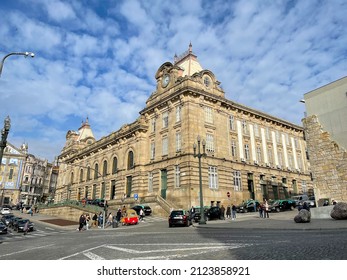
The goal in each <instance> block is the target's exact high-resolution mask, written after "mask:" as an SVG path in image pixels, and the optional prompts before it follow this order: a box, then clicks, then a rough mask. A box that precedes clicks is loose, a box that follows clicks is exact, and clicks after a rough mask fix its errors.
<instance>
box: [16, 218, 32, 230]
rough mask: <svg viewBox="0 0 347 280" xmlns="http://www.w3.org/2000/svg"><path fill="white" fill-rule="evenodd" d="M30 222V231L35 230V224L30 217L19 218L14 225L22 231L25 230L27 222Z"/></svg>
mask: <svg viewBox="0 0 347 280" xmlns="http://www.w3.org/2000/svg"><path fill="white" fill-rule="evenodd" d="M27 222H29V231H33V230H34V224H33V223H32V222H31V221H30V220H29V219H20V220H18V221H17V222H16V223H15V224H14V227H13V230H15V231H17V232H20V231H24V227H25V224H26V223H27Z"/></svg>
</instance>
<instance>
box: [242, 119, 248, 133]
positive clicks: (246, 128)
mask: <svg viewBox="0 0 347 280" xmlns="http://www.w3.org/2000/svg"><path fill="white" fill-rule="evenodd" d="M241 125H242V133H243V134H244V135H247V134H248V126H247V122H246V121H245V120H242V122H241Z"/></svg>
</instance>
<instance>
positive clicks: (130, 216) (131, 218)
mask: <svg viewBox="0 0 347 280" xmlns="http://www.w3.org/2000/svg"><path fill="white" fill-rule="evenodd" d="M138 222H139V217H138V216H137V213H136V211H135V210H133V209H128V210H127V212H126V215H125V216H124V217H123V218H122V219H121V223H122V225H123V226H124V225H136V224H138Z"/></svg>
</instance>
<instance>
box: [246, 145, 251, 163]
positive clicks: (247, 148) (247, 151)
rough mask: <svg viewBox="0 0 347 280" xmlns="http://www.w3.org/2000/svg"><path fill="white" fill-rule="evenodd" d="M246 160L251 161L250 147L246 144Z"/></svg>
mask: <svg viewBox="0 0 347 280" xmlns="http://www.w3.org/2000/svg"><path fill="white" fill-rule="evenodd" d="M245 159H246V160H249V159H250V155H249V145H248V144H245Z"/></svg>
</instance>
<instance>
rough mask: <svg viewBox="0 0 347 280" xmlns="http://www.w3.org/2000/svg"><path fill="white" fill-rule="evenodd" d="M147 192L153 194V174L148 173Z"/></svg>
mask: <svg viewBox="0 0 347 280" xmlns="http://www.w3.org/2000/svg"><path fill="white" fill-rule="evenodd" d="M148 192H149V193H151V192H153V172H152V171H151V172H148Z"/></svg>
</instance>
